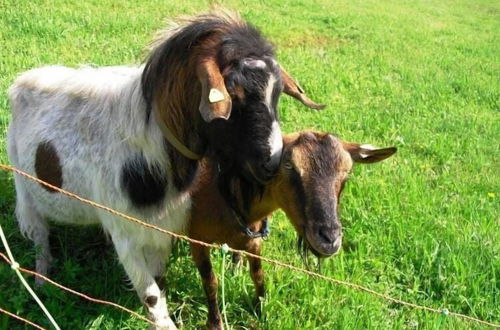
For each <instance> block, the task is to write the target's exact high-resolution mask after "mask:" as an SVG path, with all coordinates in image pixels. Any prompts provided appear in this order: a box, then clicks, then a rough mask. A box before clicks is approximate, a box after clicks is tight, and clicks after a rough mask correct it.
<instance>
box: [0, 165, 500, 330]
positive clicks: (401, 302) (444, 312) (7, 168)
mask: <svg viewBox="0 0 500 330" xmlns="http://www.w3.org/2000/svg"><path fill="white" fill-rule="evenodd" d="M0 169H3V170H5V171H11V172H15V173H17V174H19V175H22V176H24V177H26V178H28V179H30V180H33V181H35V182H37V183H39V184H41V185H43V186H46V187H48V188H51V189H53V190H56V191H58V192H60V193H61V194H63V195H66V196H68V197H71V198H74V199H77V200H79V201H81V202H82V203H85V204H88V205H91V206H93V207H96V208H99V209H101V210H104V211H106V212H109V213H111V214H114V215H116V216H119V217H121V218H124V219H126V220H129V221H132V222H135V223H138V224H140V225H141V226H144V227H146V228H150V229H153V230H156V231H159V232H161V233H164V234H167V235H171V236H173V237H176V238H179V239H182V240H185V241H188V242H191V243H194V244H199V245H201V246H206V247H210V248H213V249H219V250H220V249H221V246H220V245H216V244H210V243H206V242H203V241H199V240H196V239H193V238H190V237H188V236H186V235H182V234H177V233H174V232H171V231H169V230H166V229H163V228H160V227H157V226H155V225H152V224H149V223H146V222H144V221H142V220H140V219H138V218H135V217H131V216H129V215H126V214H124V213H121V212H119V211H116V210H114V209H112V208H110V207H108V206H105V205H102V204H99V203H96V202H93V201H91V200H88V199H85V198H83V197H81V196H78V195H76V194H74V193H71V192H68V191H66V190H64V189H61V188H59V187H56V186H53V185H51V184H50V183H47V182H45V181H42V180H40V179H38V178H36V177H34V176H32V175H30V174H28V173H26V172H23V171H21V170H19V169H17V168H15V167H12V166H9V165H4V164H0ZM227 249H228V251H231V252H236V253H240V254H242V255H246V256H249V257H252V258H256V259H260V260H262V261H265V262H267V263H270V264H273V265H276V266H279V267H283V268H287V269H290V270H293V271H297V272H300V273H304V274H306V275H308V276H311V277H315V278H319V279H322V280H325V281H328V282H331V283H335V284H338V285H342V286H346V287H349V288H351V289H354V290H358V291H362V292H366V293H369V294H372V295H374V296H377V297H379V298H382V299H385V300H387V301H390V302H392V303H396V304H399V305H402V306H406V307H410V308H414V309H419V310H424V311H427V312H432V313H436V314H440V315H449V316H454V317H458V318H462V319H464V320H467V321H471V322H476V323H479V324H482V325H487V326H490V327H494V328H500V324H497V323H492V322H488V321H484V320H481V319H478V318H475V317H472V316H468V315H465V314H461V313H455V312H452V311H449V310H448V309H436V308H432V307H428V306H423V305H418V304H414V303H410V302H407V301H404V300H401V299H398V298H393V297H391V296H388V295H385V294H383V293H380V292H377V291H375V290H372V289H369V288H367V287H364V286H362V285H359V284H355V283H350V282H347V281H342V280H337V279H335V278H332V277H328V276H325V275H322V274H319V273H316V272H313V271H310V270H307V269H304V268H300V267H297V266H293V265H290V264H286V263H284V262H281V261H278V260H275V259H271V258H268V257H263V256H260V255H256V254H253V253H250V252H247V251H244V250H237V249H233V248H230V247H227ZM33 275H34V273H33ZM35 276H36V275H35ZM116 307H117V306H116Z"/></svg>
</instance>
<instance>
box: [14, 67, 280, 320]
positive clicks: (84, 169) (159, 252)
mask: <svg viewBox="0 0 500 330" xmlns="http://www.w3.org/2000/svg"><path fill="white" fill-rule="evenodd" d="M141 72H142V68H140V67H106V68H90V67H84V68H80V69H71V68H66V67H61V66H51V67H43V68H40V69H35V70H31V71H28V72H26V73H24V74H22V75H21V76H20V77H19V78H18V79H17V80H16V81H15V83H14V85H13V86H12V88H11V89H10V100H11V104H12V122H11V125H10V128H9V132H8V153H9V157H10V160H11V162H12V164H13V165H14V166H16V167H18V168H20V169H21V170H23V171H26V172H28V173H32V174H34V173H35V169H34V160H35V152H36V149H37V146H38V144H39V143H40V142H42V141H51V142H52V144H53V145H54V147H55V149H56V151H57V154H58V156H59V158H60V160H61V164H62V175H63V186H62V188H63V189H66V190H69V191H71V192H74V193H76V194H78V195H81V196H83V197H85V198H88V199H91V200H94V201H96V202H98V203H102V204H105V205H109V206H111V207H113V208H115V209H117V210H118V211H121V212H124V213H127V214H130V215H132V216H136V217H139V218H141V219H144V220H146V221H148V222H149V223H152V224H155V225H157V226H160V227H162V228H165V229H168V230H171V231H175V232H182V231H184V227H185V224H186V221H187V218H188V210H189V208H190V203H191V200H190V197H189V195H188V194H187V193H179V192H178V191H177V190H176V189H175V187H174V186H173V185H168V186H167V192H166V196H165V198H164V200H163V201H162V202H161V206H160V207H155V206H152V207H145V208H137V207H134V205H132V203H131V202H130V199H129V198H128V196H127V194H126V192H125V191H124V190H123V189H122V187H121V167H122V166H123V164H124V162H125V161H126V160H127V159H128V158H129V157H130V156H132V155H133V154H134V153H137V152H139V151H140V152H142V153H143V155H144V157H145V159H146V160H147V161H148V163H149V162H153V161H154V162H156V163H158V164H161V168H162V169H164V171H165V173H166V174H167V178H168V182H172V181H173V180H172V178H171V166H170V161H169V159H168V157H167V156H166V153H165V149H164V143H163V136H162V134H161V131H160V129H159V127H158V126H157V125H156V123H155V122H154V121H150V123H149V124H148V125H147V124H146V120H145V104H144V101H143V97H142V92H141V88H140V74H141ZM280 136H281V135H280ZM15 184H16V193H17V206H16V213H17V218H18V222H19V226H20V229H21V231H22V232H23V233H24V234H25V235H26V236H27V237H29V238H30V239H32V240H33V241H34V243H35V244H36V245H37V246H38V247H39V248H40V255H39V256H38V258H37V270H38V271H40V272H45V273H46V272H47V268H48V264H49V262H50V259H51V256H50V250H49V245H48V233H49V227H48V223H47V221H46V220H45V219H46V218H50V219H51V220H54V221H56V222H62V223H69V224H82V225H84V224H91V223H99V224H101V225H102V227H103V228H104V230H105V231H106V232H107V233H108V234H109V235H110V236H111V238H112V241H113V243H114V245H115V248H116V251H117V254H118V257H119V259H120V261H121V263H122V264H123V266H124V268H125V271H126V272H127V275H128V276H129V278H130V280H131V282H132V283H133V285H134V288H135V289H136V291H137V293H138V295H139V297H140V299H141V300H142V301H144V300H145V298H146V297H148V296H150V295H153V296H157V297H158V303H157V304H156V306H154V307H153V308H148V310H149V312H150V317H151V319H153V320H156V321H158V322H159V323H160V324H163V325H164V327H167V328H172V327H174V325H173V322H172V321H171V320H170V318H169V316H168V311H167V305H166V301H165V297H164V296H163V295H162V294H160V289H159V287H158V285H157V284H156V282H155V280H154V276H159V275H162V274H163V272H164V266H165V262H164V260H165V257H166V256H167V255H168V253H169V252H170V249H171V245H172V238H171V237H169V236H166V235H164V234H161V233H159V232H157V231H155V230H151V229H146V228H144V227H142V226H140V225H137V224H135V223H131V222H129V221H127V220H125V219H122V218H119V217H116V216H114V215H111V214H109V213H107V212H104V211H100V210H97V209H95V208H93V207H90V206H87V205H84V204H82V203H81V202H78V201H76V200H74V199H71V198H68V197H65V196H63V195H61V194H59V193H53V192H48V191H47V190H45V189H44V188H42V187H41V186H40V185H39V184H37V183H34V182H32V181H30V180H27V179H25V178H22V177H20V176H17V175H16V177H15Z"/></svg>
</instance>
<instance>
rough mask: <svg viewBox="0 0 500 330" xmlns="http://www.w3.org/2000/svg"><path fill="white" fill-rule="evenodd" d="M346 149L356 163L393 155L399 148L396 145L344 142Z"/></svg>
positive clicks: (375, 160) (373, 160)
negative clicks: (377, 146) (379, 145)
mask: <svg viewBox="0 0 500 330" xmlns="http://www.w3.org/2000/svg"><path fill="white" fill-rule="evenodd" d="M342 145H343V147H344V149H345V150H346V151H347V152H348V153H349V154H350V155H351V158H352V160H353V161H354V162H355V163H362V164H370V163H376V162H380V161H382V160H384V159H386V158H389V157H391V156H392V155H394V154H395V153H396V151H397V150H398V149H397V148H396V147H388V148H376V147H374V146H372V145H370V144H363V145H360V144H357V143H351V142H342Z"/></svg>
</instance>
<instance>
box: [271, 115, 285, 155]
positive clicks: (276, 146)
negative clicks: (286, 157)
mask: <svg viewBox="0 0 500 330" xmlns="http://www.w3.org/2000/svg"><path fill="white" fill-rule="evenodd" d="M268 141H269V142H268V143H269V147H270V148H271V158H273V157H277V156H280V157H281V152H282V150H283V136H282V134H281V128H280V125H279V123H278V122H277V121H274V122H273V125H272V131H271V135H270V136H269V140H268Z"/></svg>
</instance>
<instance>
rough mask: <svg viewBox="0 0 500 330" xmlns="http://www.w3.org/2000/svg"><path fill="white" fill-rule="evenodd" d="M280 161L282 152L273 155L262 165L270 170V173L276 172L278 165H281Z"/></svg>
mask: <svg viewBox="0 0 500 330" xmlns="http://www.w3.org/2000/svg"><path fill="white" fill-rule="evenodd" d="M280 161H281V153H279V154H278V153H276V154H274V155H272V156H271V157H270V158H269V160H268V161H267V162H265V163H264V164H263V165H262V167H264V169H265V170H266V171H267V172H268V173H275V172H276V171H277V170H278V167H279V166H280Z"/></svg>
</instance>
